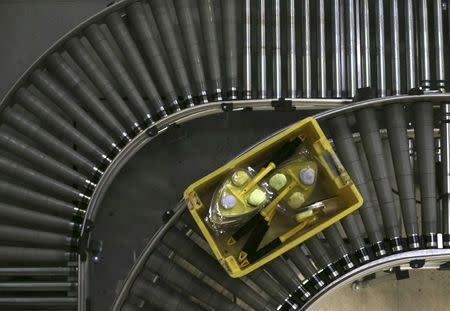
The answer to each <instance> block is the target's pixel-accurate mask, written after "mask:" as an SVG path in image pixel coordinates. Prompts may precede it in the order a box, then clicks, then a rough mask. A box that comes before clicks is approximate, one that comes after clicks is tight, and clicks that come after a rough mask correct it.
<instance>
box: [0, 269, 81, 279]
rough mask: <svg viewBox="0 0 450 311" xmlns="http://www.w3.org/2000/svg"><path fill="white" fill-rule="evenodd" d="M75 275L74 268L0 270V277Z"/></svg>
mask: <svg viewBox="0 0 450 311" xmlns="http://www.w3.org/2000/svg"><path fill="white" fill-rule="evenodd" d="M76 273H77V268H75V267H7V268H0V276H35V277H46V276H52V277H59V276H74V275H76Z"/></svg>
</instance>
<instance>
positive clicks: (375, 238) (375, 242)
mask: <svg viewBox="0 0 450 311" xmlns="http://www.w3.org/2000/svg"><path fill="white" fill-rule="evenodd" d="M328 124H329V125H330V134H331V135H332V137H333V142H334V145H335V147H336V151H337V153H338V155H339V158H340V160H341V161H342V163H343V164H344V166H345V168H346V170H347V171H348V173H349V175H350V177H351V178H352V180H353V182H354V183H355V185H356V187H358V190H359V191H360V193H361V195H362V197H363V199H364V202H363V205H362V206H361V208H360V209H359V213H360V214H361V217H362V220H363V223H364V227H365V229H366V232H367V234H368V237H369V240H370V243H371V244H372V247H373V248H374V252H375V255H376V256H377V257H379V256H384V255H386V254H387V253H386V249H385V247H384V242H383V233H382V230H381V228H380V225H379V224H378V222H377V218H376V211H375V209H376V206H375V204H374V202H373V201H372V200H371V198H370V192H369V185H368V181H367V179H366V177H365V175H364V172H363V168H362V164H361V160H360V158H359V154H358V150H357V147H356V144H355V141H354V139H353V135H352V132H351V129H350V126H349V125H348V122H347V117H346V116H339V117H336V118H333V119H331V120H329V123H328Z"/></svg>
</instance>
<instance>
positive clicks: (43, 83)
mask: <svg viewBox="0 0 450 311" xmlns="http://www.w3.org/2000/svg"><path fill="white" fill-rule="evenodd" d="M31 80H32V81H33V83H34V85H35V86H36V87H37V88H38V89H39V90H40V91H42V93H44V94H45V95H47V96H48V97H49V98H50V99H51V100H52V101H53V102H54V103H55V104H57V105H58V106H59V107H60V108H61V110H63V111H64V112H65V113H67V114H68V115H70V117H71V118H72V119H73V120H75V121H76V122H77V123H78V124H79V125H80V126H82V127H83V129H85V130H86V132H87V133H89V135H90V136H91V137H92V138H93V139H95V140H96V142H98V143H99V144H101V146H102V147H104V148H107V149H106V150H108V151H110V150H112V149H116V150H118V147H117V146H116V144H115V142H114V139H113V138H112V137H111V136H110V135H109V133H107V132H106V130H105V129H103V128H102V127H100V126H99V125H98V123H97V122H95V120H94V119H93V118H92V117H91V116H90V115H88V114H87V112H85V111H84V110H83V109H81V107H80V106H79V105H78V104H77V100H76V99H75V97H73V96H72V95H71V94H70V93H69V92H67V91H66V90H65V89H64V88H63V87H62V86H61V85H60V83H59V82H57V80H56V79H55V78H54V77H51V76H50V75H49V74H48V73H47V72H44V71H41V70H36V71H35V72H34V73H33V75H32V77H31Z"/></svg>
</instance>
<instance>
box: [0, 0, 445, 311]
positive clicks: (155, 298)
mask: <svg viewBox="0 0 450 311" xmlns="http://www.w3.org/2000/svg"><path fill="white" fill-rule="evenodd" d="M447 15H448V13H447V12H446V11H444V10H443V9H442V1H434V2H432V1H429V0H428V1H427V0H421V1H419V3H418V4H417V5H416V3H415V2H414V1H410V0H405V1H396V0H393V1H390V2H389V3H388V2H385V1H381V0H379V1H375V2H374V3H372V2H370V1H368V0H333V1H331V0H330V1H328V0H327V1H325V0H319V1H310V0H301V1H294V0H287V1H282V0H245V1H237V0H226V1H224V0H173V1H163V0H149V1H144V0H142V1H134V0H133V1H131V0H125V1H118V2H117V3H115V4H113V5H111V6H110V7H108V8H106V9H105V10H104V11H102V12H100V13H99V14H98V15H96V16H94V17H93V18H91V19H89V20H88V21H86V22H84V23H83V24H81V25H80V26H79V27H77V28H76V29H75V30H74V31H72V32H71V33H69V34H68V35H66V36H65V37H63V38H62V39H61V40H60V41H58V42H57V43H56V44H55V46H53V47H52V48H51V49H50V50H49V51H47V52H46V54H44V55H43V56H42V57H41V58H40V59H39V61H38V62H37V63H36V64H35V65H33V66H32V67H31V68H30V69H29V70H28V71H27V73H26V74H25V75H24V77H23V78H21V80H19V81H18V82H17V83H16V85H15V86H14V87H13V88H12V90H11V91H10V92H9V93H8V94H7V95H6V97H5V98H4V99H3V101H2V104H1V107H0V111H1V113H0V120H1V121H0V122H1V123H0V218H1V219H0V276H2V277H6V278H7V279H6V280H5V281H4V280H3V279H2V280H1V282H0V291H2V292H3V291H4V292H6V294H5V295H1V297H0V309H5V308H6V309H8V308H12V309H13V310H14V309H18V310H25V309H33V308H34V309H40V310H52V309H55V310H56V309H58V310H62V309H64V310H76V309H78V310H79V311H85V310H87V304H88V303H87V301H89V299H95V297H92V296H91V294H90V293H89V287H88V283H89V280H88V279H89V278H88V273H87V271H88V268H89V266H90V265H91V263H90V259H92V260H94V259H93V258H95V257H97V255H98V254H97V252H101V247H100V246H98V245H97V246H98V247H95V243H94V242H95V241H92V240H91V239H90V238H89V233H90V231H91V230H92V226H93V224H95V217H96V211H97V210H98V209H99V208H100V207H99V206H100V205H101V204H100V203H101V199H102V196H103V194H104V192H105V189H106V188H107V187H108V185H109V184H110V183H111V180H112V179H113V178H114V176H115V175H116V173H117V170H118V169H120V167H121V166H123V164H124V163H125V162H127V160H128V159H129V158H130V157H131V155H132V154H134V153H135V152H136V151H137V150H138V149H139V148H140V146H142V145H143V144H145V143H147V142H149V141H151V140H152V139H153V138H154V137H156V136H161V137H163V138H162V139H164V136H163V135H164V132H165V131H166V130H167V128H168V127H170V126H171V125H173V124H177V125H180V124H183V122H185V121H188V120H189V121H192V120H195V119H197V118H200V117H204V118H206V117H207V116H208V115H210V114H218V113H221V112H223V111H227V112H230V111H235V110H246V111H251V110H255V111H256V110H269V111H275V110H284V111H290V110H303V109H305V110H306V109H312V110H315V111H317V110H325V109H328V108H330V109H331V108H335V110H331V111H327V112H323V113H319V114H317V115H316V117H317V118H318V119H319V121H320V123H321V125H322V126H323V128H324V129H325V130H326V131H327V133H328V134H329V135H328V136H329V138H330V139H331V141H332V144H333V146H334V147H335V149H336V151H337V154H338V156H339V157H340V160H341V161H342V163H343V164H344V166H345V167H346V169H347V170H348V172H349V174H350V175H351V177H352V178H353V180H354V181H355V184H356V185H357V187H358V189H359V191H360V192H361V194H362V196H363V198H364V205H363V206H362V208H361V209H360V210H359V211H358V212H356V213H353V214H351V215H349V216H347V217H346V218H344V219H342V220H341V221H340V224H336V225H334V226H332V227H329V228H328V229H326V230H324V232H323V233H322V234H320V235H319V236H315V237H313V238H311V239H310V240H308V241H306V242H305V243H304V245H302V246H299V247H296V248H294V249H293V250H291V251H290V252H289V253H287V254H285V255H284V257H282V258H278V259H277V260H276V261H273V262H271V263H270V264H268V265H267V266H266V267H264V268H262V269H261V270H258V271H255V272H254V273H252V274H250V275H249V276H247V277H245V278H242V279H230V278H229V277H228V276H227V274H226V273H225V272H224V271H222V270H221V267H220V266H219V264H218V263H217V262H216V261H215V259H214V258H213V256H212V255H211V254H209V253H208V252H207V250H205V249H204V248H202V246H201V245H203V246H204V245H205V244H204V241H202V243H203V244H201V243H200V242H199V240H198V239H200V237H199V236H196V237H194V236H195V235H196V233H194V234H192V235H190V233H189V229H192V230H194V231H195V228H189V226H190V225H186V227H187V228H188V229H186V230H187V231H186V232H185V231H184V230H181V231H180V230H179V228H178V229H177V228H175V227H176V226H173V227H172V228H171V229H170V230H169V232H168V233H167V234H166V236H165V237H164V238H162V237H160V238H161V239H159V238H158V239H156V241H159V242H158V243H156V242H154V244H152V245H154V246H152V247H153V248H154V249H153V250H152V251H151V252H150V251H149V256H148V258H146V260H145V264H143V267H141V269H139V268H138V265H136V266H135V267H134V268H133V270H132V271H136V272H135V275H134V278H133V277H131V278H128V279H127V281H126V282H125V283H124V284H125V285H124V287H123V289H122V290H121V292H120V293H121V294H120V295H118V297H117V299H116V301H115V302H114V304H113V310H203V309H205V310H209V309H211V308H212V309H214V310H274V309H276V308H277V307H278V306H282V309H283V310H289V309H292V310H295V309H302V308H307V307H308V306H309V305H310V303H311V302H312V301H315V300H316V298H317V297H318V296H320V295H323V294H324V291H323V288H328V287H330V286H334V284H338V283H339V282H340V280H343V279H344V278H346V275H349V274H351V273H353V271H359V270H358V269H362V270H363V269H364V267H365V266H366V265H369V264H371V263H373V262H374V260H375V261H377V262H378V261H379V262H380V263H382V262H383V260H386V261H388V260H390V259H389V258H394V257H392V256H400V257H401V256H408V254H410V253H411V251H417V252H419V250H421V249H422V248H428V249H429V251H430V252H433V251H435V249H436V248H437V247H438V244H439V243H438V242H440V240H439V239H441V238H442V239H443V241H442V242H443V245H444V247H448V246H449V245H450V242H449V239H450V238H449V237H450V231H449V216H448V215H449V212H448V209H449V198H448V196H449V195H448V194H449V192H450V190H449V189H448V188H449V184H450V182H449V181H448V179H449V177H448V176H450V173H449V172H450V169H449V159H448V155H449V152H448V150H447V149H448V139H449V138H448V137H449V133H450V130H449V128H448V122H447V121H448V120H447V119H448V114H449V113H448V111H449V107H448V106H449V105H448V102H449V100H450V96H449V95H448V94H447V93H446V89H447V88H448V85H447V81H446V77H445V74H446V72H447V71H448V62H445V61H444V57H445V56H444V55H445V51H446V50H447V49H448V42H447V41H448V40H447V39H444V38H446V36H448V32H449V30H448V29H447V28H448V23H446V22H444V20H443V19H444V18H445V17H446V16H447ZM372 17H373V18H372ZM403 46H404V47H405V48H404V49H403V48H402V47H403ZM416 46H417V47H418V48H416ZM371 51H375V52H374V53H371ZM433 53H435V54H433ZM404 60H406V61H404ZM405 77H406V79H405ZM364 92H368V93H371V94H370V96H365V95H367V94H364ZM406 94H409V95H408V96H405V95H406ZM351 102H354V103H353V104H351ZM437 112H438V113H437ZM273 113H275V112H273ZM254 115H255V116H256V112H255V114H254ZM254 115H253V113H252V114H249V118H254ZM410 116H412V117H410ZM436 133H437V135H436ZM435 136H436V137H437V139H440V146H441V149H440V150H441V160H442V161H441V162H442V163H441V165H440V166H439V168H438V169H437V168H436V166H435V151H436V150H435V145H434V139H435ZM382 139H387V140H388V143H389V149H390V157H387V156H386V155H385V153H384V152H385V151H384V147H383V143H382ZM412 145H413V146H414V148H413V150H412V148H411V146H412ZM411 152H414V154H415V155H417V159H416V161H415V162H414V163H411V161H410V157H411ZM180 156H182V155H180ZM390 158H392V164H393V168H391V167H390V165H388V161H390ZM218 165H219V164H218ZM415 176H416V177H417V180H415ZM392 177H395V183H394V182H393V180H392ZM438 178H441V179H442V180H438ZM193 179H194V177H193ZM440 184H442V187H441V188H442V189H441V188H439V185H440ZM395 188H397V189H395ZM416 188H419V189H420V197H418V198H416V193H415V189H416ZM397 195H398V201H399V202H400V208H401V215H398V211H397V206H396V200H397V197H396V196H397ZM441 199H442V200H441ZM441 201H442V202H441ZM417 202H419V203H417ZM440 204H441V205H442V209H443V213H442V214H443V215H441V214H440V213H439V212H438V206H439V205H440ZM417 205H419V206H420V207H419V208H420V210H421V212H420V213H419V212H418V210H417ZM166 208H167V207H166ZM379 214H380V215H381V217H378V215H379ZM377 217H378V218H379V219H377ZM173 221H174V222H175V220H173ZM361 224H362V226H361ZM439 224H442V228H441V226H440V225H439ZM340 226H342V229H343V231H342V230H340ZM167 227H169V225H167ZM186 233H187V234H186ZM441 234H442V236H441ZM200 244H201V245H200ZM443 251H445V250H443ZM150 253H151V254H150ZM430 254H431V253H430ZM395 258H397V257H395ZM87 259H88V260H87ZM138 262H139V261H138ZM130 275H133V273H132V272H130ZM23 277H25V278H23ZM29 277H31V278H34V277H36V278H38V279H31V280H30V279H27V278H29ZM39 278H42V279H39ZM133 281H134V282H133ZM128 283H129V285H127V284H128ZM127 286H129V288H128V289H127ZM121 288H122V287H121ZM304 304H306V305H305V306H304V307H303V305H304Z"/></svg>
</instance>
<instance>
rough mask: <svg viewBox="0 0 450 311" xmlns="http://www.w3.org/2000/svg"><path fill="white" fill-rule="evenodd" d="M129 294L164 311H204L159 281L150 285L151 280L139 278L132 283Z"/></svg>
mask: <svg viewBox="0 0 450 311" xmlns="http://www.w3.org/2000/svg"><path fill="white" fill-rule="evenodd" d="M131 293H133V294H134V295H136V296H138V297H140V298H142V299H144V300H145V301H146V303H148V304H150V305H152V306H156V307H157V308H160V309H161V310H164V311H184V310H186V311H198V310H204V308H202V307H200V306H199V305H197V304H195V303H193V302H192V301H190V300H189V299H188V298H187V297H185V296H183V295H181V294H180V293H178V292H176V291H174V290H172V289H171V288H170V287H169V286H168V285H167V284H164V283H163V282H161V281H159V280H157V281H156V283H151V280H146V279H144V278H142V277H140V278H138V279H136V281H135V282H134V284H133V287H132V288H131ZM150 310H152V308H150Z"/></svg>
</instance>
